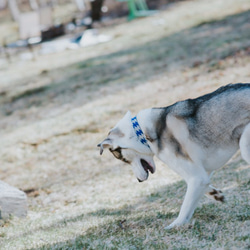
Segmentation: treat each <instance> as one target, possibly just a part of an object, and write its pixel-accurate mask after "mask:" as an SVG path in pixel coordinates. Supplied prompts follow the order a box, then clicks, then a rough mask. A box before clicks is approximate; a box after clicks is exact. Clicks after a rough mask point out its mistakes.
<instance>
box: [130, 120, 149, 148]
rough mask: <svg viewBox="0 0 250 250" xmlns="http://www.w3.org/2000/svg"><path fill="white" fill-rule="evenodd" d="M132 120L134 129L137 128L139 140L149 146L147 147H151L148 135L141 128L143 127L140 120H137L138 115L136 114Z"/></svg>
mask: <svg viewBox="0 0 250 250" xmlns="http://www.w3.org/2000/svg"><path fill="white" fill-rule="evenodd" d="M131 122H132V125H133V128H134V130H135V133H136V135H137V138H138V140H139V141H140V142H141V143H142V144H143V145H145V146H147V147H149V148H150V146H149V145H148V142H147V139H146V137H145V135H144V133H143V131H142V129H141V127H140V125H139V123H138V121H137V117H136V116H135V117H133V118H132V119H131Z"/></svg>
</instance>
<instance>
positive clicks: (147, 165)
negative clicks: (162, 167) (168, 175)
mask: <svg viewBox="0 0 250 250" xmlns="http://www.w3.org/2000/svg"><path fill="white" fill-rule="evenodd" d="M141 165H142V166H143V168H144V170H145V171H146V172H147V173H148V171H150V173H151V174H153V173H154V168H153V167H152V166H151V165H150V164H149V163H148V162H147V161H145V160H144V159H141Z"/></svg>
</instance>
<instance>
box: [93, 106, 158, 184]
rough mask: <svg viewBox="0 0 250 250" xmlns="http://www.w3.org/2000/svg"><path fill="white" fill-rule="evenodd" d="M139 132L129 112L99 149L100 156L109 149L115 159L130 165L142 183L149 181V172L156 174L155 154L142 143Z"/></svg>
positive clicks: (99, 145)
mask: <svg viewBox="0 0 250 250" xmlns="http://www.w3.org/2000/svg"><path fill="white" fill-rule="evenodd" d="M137 132H138V131H137ZM137 132H136V130H135V129H134V126H133V124H132V120H131V113H130V112H129V111H128V112H127V114H126V115H125V116H124V117H123V118H122V119H121V120H120V121H119V122H118V123H117V125H116V126H115V127H114V128H113V129H111V131H110V132H109V134H108V137H107V138H106V139H105V140H104V141H103V142H101V143H100V144H98V147H100V154H102V153H103V150H104V149H105V148H108V149H109V150H110V152H111V153H112V154H113V155H114V157H115V158H117V159H119V160H122V161H123V162H125V163H129V164H130V165H131V166H132V170H133V172H134V174H135V176H136V178H137V179H138V181H140V182H141V181H145V180H147V178H148V174H149V173H148V172H151V173H152V174H153V173H154V172H155V164H154V160H153V156H154V154H153V152H152V151H151V149H150V148H149V146H148V145H147V144H145V143H143V142H141V140H140V139H139V137H138V133H137ZM136 133H137V134H136Z"/></svg>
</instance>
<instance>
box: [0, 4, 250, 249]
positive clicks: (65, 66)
mask: <svg viewBox="0 0 250 250" xmlns="http://www.w3.org/2000/svg"><path fill="white" fill-rule="evenodd" d="M249 9H250V4H249V1H246V0H240V1H233V0H230V1H215V0H214V1H210V2H209V3H208V2H207V1H188V2H182V3H179V4H175V5H172V7H171V9H167V10H166V11H163V12H161V13H159V14H158V15H157V16H154V17H150V18H144V19H140V20H135V21H133V22H131V23H123V24H120V25H117V26H113V27H111V28H108V27H107V28H103V29H102V30H101V32H102V33H105V34H110V35H112V36H113V38H114V39H113V40H112V41H111V42H109V43H106V44H101V45H98V46H95V47H89V48H85V49H80V50H77V51H65V52H62V53H60V54H55V55H47V56H41V55H40V56H39V55H38V56H37V60H36V61H32V62H25V63H24V62H19V61H18V62H15V63H12V64H9V65H8V67H5V68H4V67H3V68H2V69H1V70H0V76H1V79H2V81H1V83H0V87H1V89H0V92H1V95H0V103H1V107H0V117H1V121H0V127H1V132H0V133H1V144H0V164H1V179H2V180H4V181H6V182H8V183H9V184H11V185H14V186H17V187H19V188H21V189H23V190H28V189H29V190H30V189H33V190H32V192H29V213H28V216H27V218H24V219H18V218H11V219H9V220H7V221H4V222H1V223H2V226H1V227H0V245H1V249H8V250H9V249H30V248H31V249H32V248H33V249H39V248H42V249H82V248H83V249H117V248H118V249H167V248H169V249H200V248H206V249H218V248H222V249H232V248H235V249H247V248H249V247H250V239H249V228H250V224H249V223H250V221H249V217H250V212H249V205H250V201H249V185H250V183H249V177H250V174H249V168H250V167H249V166H248V165H247V164H246V163H245V162H243V161H242V160H241V158H240V156H239V155H237V156H236V157H235V158H234V159H233V160H231V161H230V163H229V164H228V165H227V166H226V167H224V168H223V170H220V171H218V172H217V173H216V174H215V175H214V178H213V184H214V185H215V186H216V187H218V188H221V189H222V190H223V191H224V192H225V194H226V198H227V201H226V203H225V204H218V203H214V202H212V201H209V200H207V199H206V198H205V197H204V199H203V200H202V201H201V203H200V206H199V208H198V209H197V210H196V212H195V214H194V217H193V220H192V222H191V223H190V225H187V226H184V227H182V228H180V229H178V230H177V229H174V230H171V231H166V230H164V227H165V226H166V225H167V224H169V223H170V222H171V221H172V220H173V219H174V218H175V217H176V216H177V214H178V211H179V208H180V205H181V202H182V199H183V196H184V193H185V184H184V182H183V181H181V180H180V178H179V177H178V176H177V175H176V174H175V173H173V172H172V171H171V170H169V169H168V168H167V167H166V166H164V165H163V164H162V163H161V162H159V161H158V160H156V164H157V172H156V173H155V174H154V175H151V176H150V179H149V180H148V181H147V182H145V183H141V184H138V182H137V180H136V179H135V178H134V176H133V175H132V172H131V170H130V169H129V167H128V166H125V165H124V164H123V163H122V162H119V161H116V160H115V159H114V158H113V157H112V156H111V155H110V154H108V153H107V154H104V155H103V156H102V157H100V156H99V152H98V149H97V148H96V145H97V143H98V142H100V141H101V140H102V139H103V138H104V136H105V135H106V133H107V132H108V130H109V128H110V127H112V126H113V125H114V124H115V123H116V122H117V121H118V120H119V119H120V118H121V117H122V116H123V114H124V113H125V112H126V111H127V110H128V109H129V110H131V111H132V112H133V113H136V112H137V111H138V110H140V109H143V108H147V107H151V106H165V105H169V104H171V103H173V102H175V101H177V100H181V99H185V98H189V97H195V96H198V95H201V94H204V93H207V92H209V91H212V90H214V89H215V88H217V87H219V86H221V85H224V84H227V83H229V82H249V77H250V72H249V68H250V59H249V48H250V43H249V40H250V39H249V38H250V33H249V30H250V27H249V23H250V20H249ZM145 27H146V28H145ZM13 72H14V74H13Z"/></svg>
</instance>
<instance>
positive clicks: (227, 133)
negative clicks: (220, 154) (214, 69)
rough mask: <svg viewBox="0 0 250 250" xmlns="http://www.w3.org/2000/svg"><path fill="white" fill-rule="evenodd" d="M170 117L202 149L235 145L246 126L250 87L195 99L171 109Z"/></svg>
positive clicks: (237, 86)
mask: <svg viewBox="0 0 250 250" xmlns="http://www.w3.org/2000/svg"><path fill="white" fill-rule="evenodd" d="M169 111H170V112H169V113H171V114H173V115H175V116H176V117H178V118H180V119H184V120H185V122H186V124H187V127H188V130H189V132H190V135H191V136H192V137H193V139H195V140H198V141H199V142H202V144H203V145H204V146H208V145H209V146H212V145H214V143H216V144H217V145H218V144H219V145H221V144H225V143H228V142H230V143H232V142H235V143H238V141H239V139H240V136H241V134H242V131H243V129H244V127H245V126H246V125H247V124H248V123H250V84H234V85H227V86H224V87H221V88H219V89H218V90H216V91H214V92H212V93H210V94H207V95H204V96H201V97H199V98H196V99H188V100H186V101H182V102H178V103H176V104H174V105H173V106H171V108H170V110H169Z"/></svg>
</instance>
